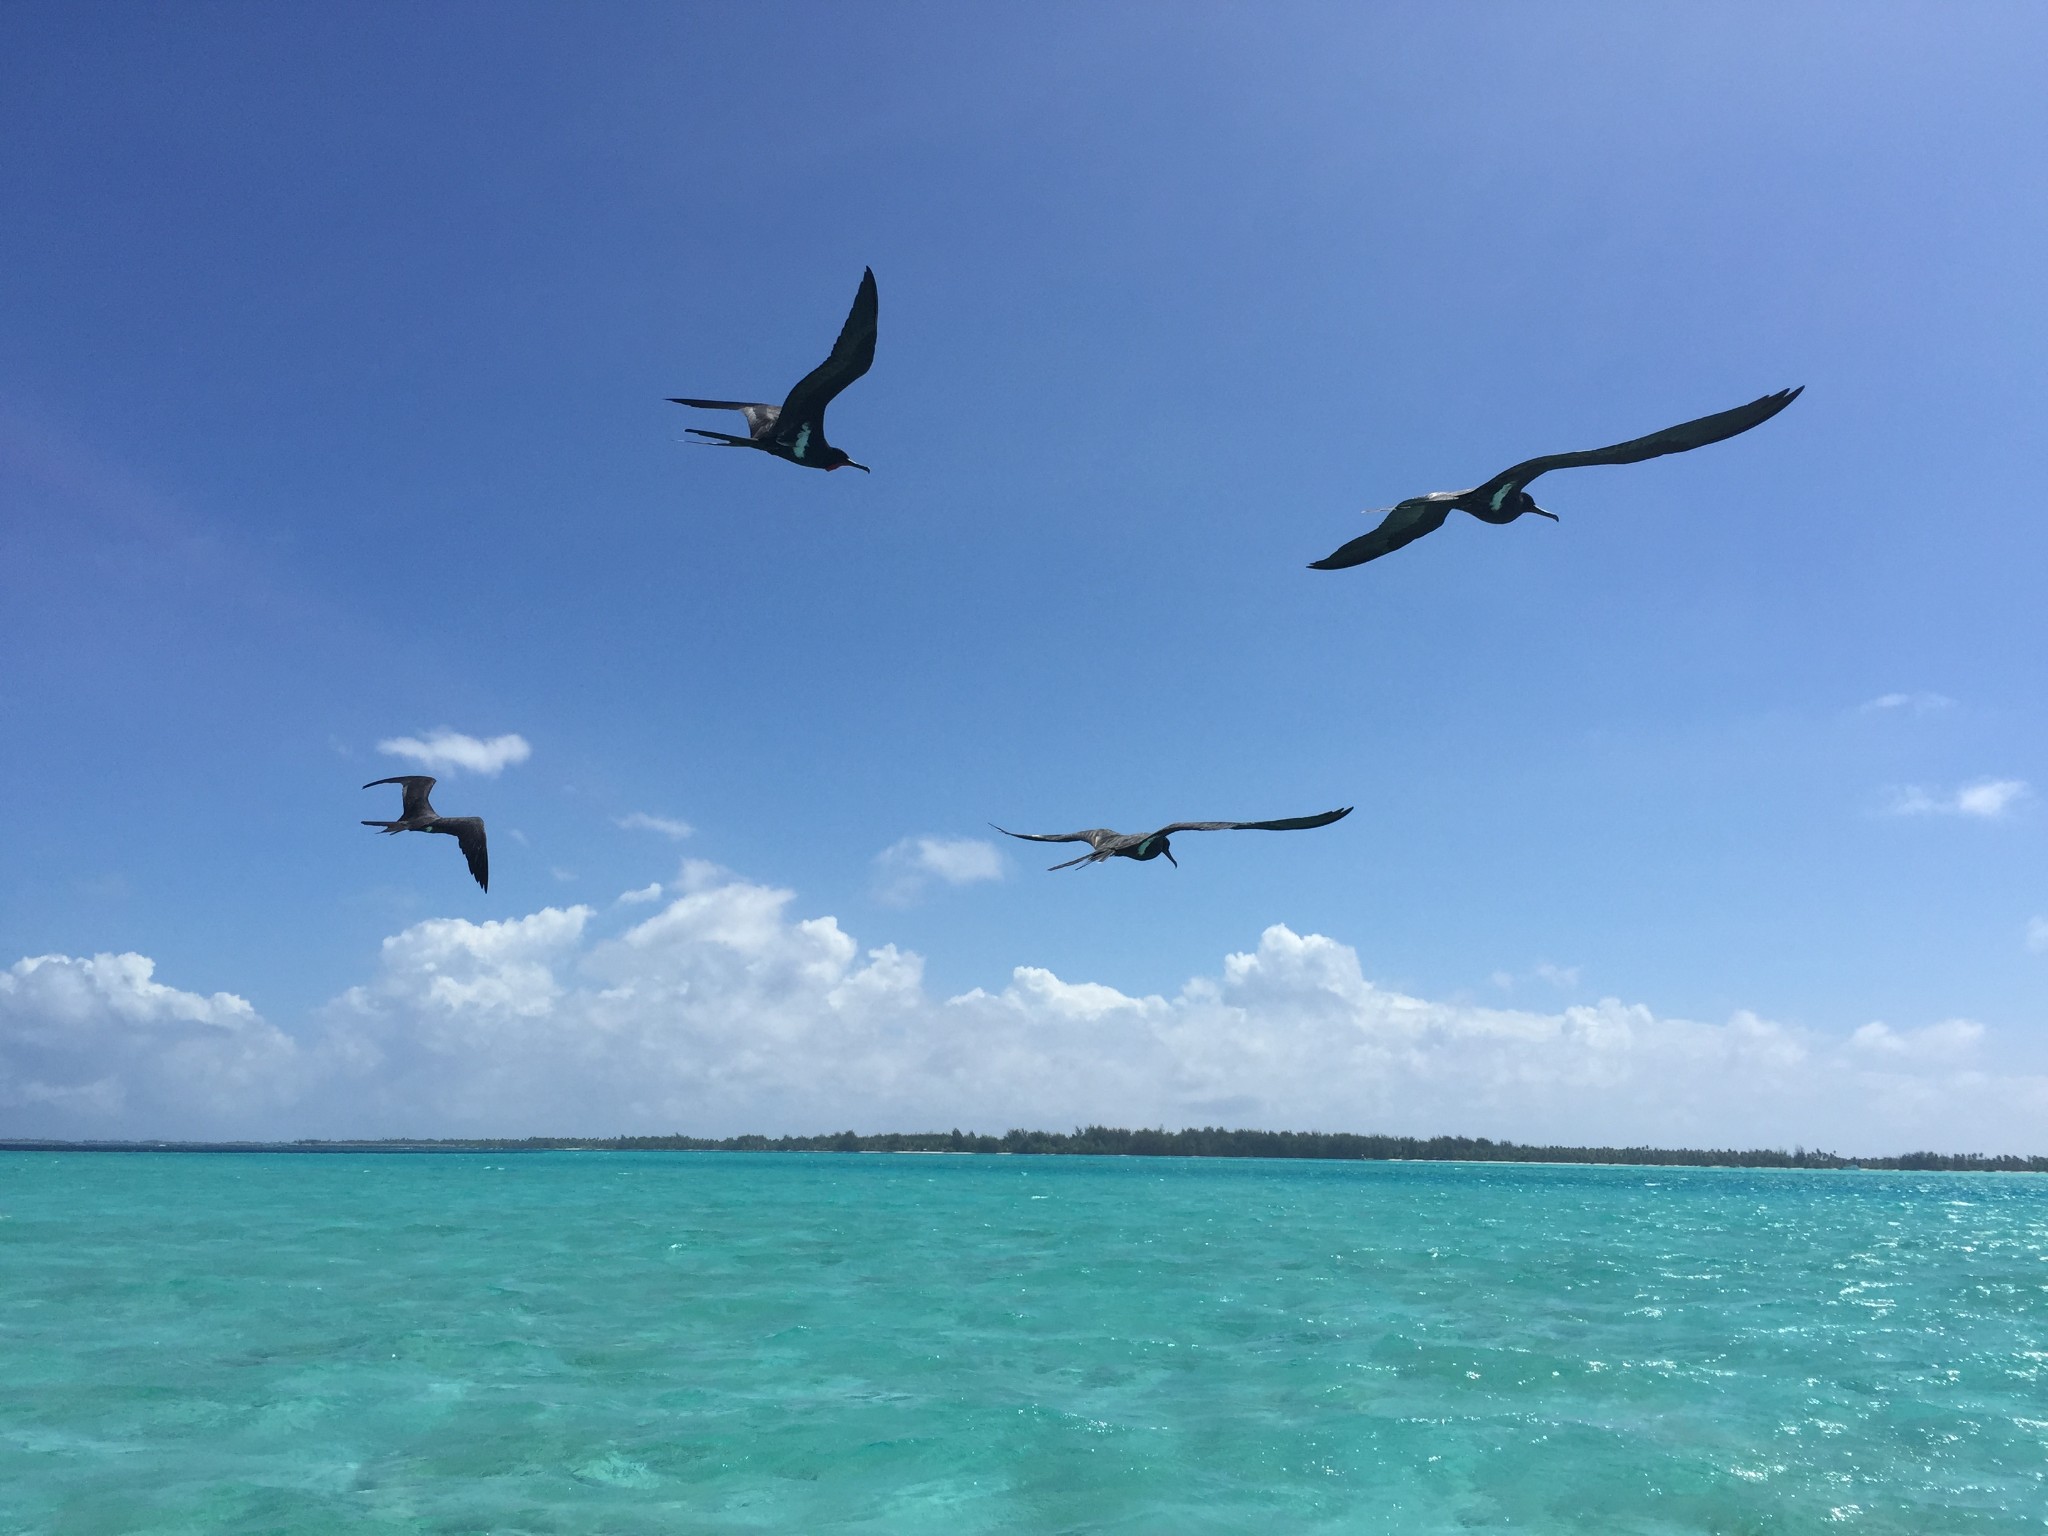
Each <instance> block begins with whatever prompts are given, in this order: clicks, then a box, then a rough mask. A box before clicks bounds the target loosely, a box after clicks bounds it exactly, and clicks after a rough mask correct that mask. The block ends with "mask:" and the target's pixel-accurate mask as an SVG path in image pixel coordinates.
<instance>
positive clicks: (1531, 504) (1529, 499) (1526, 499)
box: [1515, 491, 1558, 523]
mask: <svg viewBox="0 0 2048 1536" xmlns="http://www.w3.org/2000/svg"><path fill="white" fill-rule="evenodd" d="M1530 512H1533V513H1535V514H1536V515H1537V516H1538V517H1547V518H1549V519H1550V520H1551V521H1552V522H1553V523H1554V522H1556V521H1557V520H1558V517H1557V514H1556V513H1555V512H1546V511H1544V510H1543V509H1542V508H1541V507H1539V506H1537V505H1536V498H1535V497H1534V496H1531V495H1530V494H1529V493H1528V492H1527V491H1517V492H1515V515H1516V516H1517V517H1520V516H1522V515H1524V514H1526V513H1530Z"/></svg>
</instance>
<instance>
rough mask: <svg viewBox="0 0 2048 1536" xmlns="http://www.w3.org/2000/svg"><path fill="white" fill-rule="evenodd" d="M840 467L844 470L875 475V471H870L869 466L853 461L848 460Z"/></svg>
mask: <svg viewBox="0 0 2048 1536" xmlns="http://www.w3.org/2000/svg"><path fill="white" fill-rule="evenodd" d="M839 467H840V468H842V469H857V470H859V471H860V472H861V473H862V474H864V475H872V474H873V473H874V471H873V470H872V469H869V468H868V467H867V465H865V464H856V463H854V462H853V460H851V459H848V460H847V461H846V462H845V463H844V464H843V465H840V466H839Z"/></svg>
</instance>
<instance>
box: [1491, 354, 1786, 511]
mask: <svg viewBox="0 0 2048 1536" xmlns="http://www.w3.org/2000/svg"><path fill="white" fill-rule="evenodd" d="M1805 388H1806V386H1805V385H1804V384H1801V385H1800V386H1799V387H1798V388H1797V389H1781V390H1779V391H1778V392H1777V393H1776V394H1774V395H1765V396H1763V397H1762V398H1760V399H1756V400H1752V401H1750V402H1749V404H1747V405H1738V406H1736V407H1735V409H1734V410H1732V411H1717V412H1715V413H1714V414H1713V415H1712V416H1702V417H1700V418H1699V419H1698V420H1697V421H1681V422H1680V423H1679V424H1678V425H1677V426H1675V427H1666V428H1665V429H1664V430H1663V431H1661V432H1652V433H1651V434H1650V435H1649V436H1647V437H1632V438H1630V439H1629V440H1628V441H1627V442H1625V443H1613V444H1611V445H1609V446H1608V447H1605V448H1588V449H1585V450H1584V451H1583V452H1579V453H1548V454H1545V455H1543V457H1541V458H1537V459H1525V460H1523V461H1522V462H1521V463H1520V464H1517V465H1515V466H1514V468H1512V469H1504V470H1502V471H1501V472H1500V473H1499V474H1497V475H1495V476H1494V477H1493V478H1492V479H1491V480H1489V481H1487V482H1486V483H1485V484H1484V485H1482V486H1480V487H1479V488H1478V489H1477V491H1476V492H1475V493H1474V494H1476V495H1478V496H1480V497H1482V498H1483V499H1484V500H1485V501H1486V502H1487V503H1488V504H1489V505H1490V506H1493V507H1495V508H1496V509H1497V508H1498V507H1499V506H1500V504H1501V503H1502V502H1503V501H1505V500H1506V499H1507V498H1508V497H1510V496H1512V495H1513V494H1514V493H1515V492H1516V491H1519V490H1520V489H1521V488H1522V487H1523V486H1525V485H1527V484H1528V483H1529V482H1530V481H1531V480H1534V479H1535V478H1536V477H1537V476H1538V475H1543V474H1548V473H1549V472H1550V471H1551V470H1553V469H1581V468H1584V467H1585V466H1587V465H1589V464H1640V463H1641V462H1642V461H1643V460H1644V459H1659V458H1662V457H1663V456H1664V455H1665V454H1667V453H1684V452H1686V451H1687V450H1688V449H1692V448H1704V447H1706V445H1707V444H1709V443H1718V442H1720V441H1721V440H1722V439H1724V438H1730V437H1734V436H1736V435H1737V434H1738V433H1742V432H1747V431H1748V430H1749V429H1750V428H1751V427H1757V426H1762V425H1763V424H1764V423H1765V422H1767V421H1769V420H1770V419H1771V418H1772V417H1773V416H1775V415H1777V414H1778V412H1780V411H1782V410H1783V409H1785V407H1786V406H1788V405H1790V404H1791V403H1792V402H1793V401H1794V400H1797V399H1798V398H1799V395H1800V391H1801V390H1804V389H1805Z"/></svg>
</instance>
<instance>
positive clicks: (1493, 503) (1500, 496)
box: [1486, 485, 1515, 512]
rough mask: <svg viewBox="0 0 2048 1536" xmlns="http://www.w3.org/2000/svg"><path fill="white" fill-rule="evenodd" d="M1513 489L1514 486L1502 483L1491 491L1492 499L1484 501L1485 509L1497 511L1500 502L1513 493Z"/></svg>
mask: <svg viewBox="0 0 2048 1536" xmlns="http://www.w3.org/2000/svg"><path fill="white" fill-rule="evenodd" d="M1514 490H1515V488H1514V487H1513V486H1512V485H1504V486H1502V487H1501V488H1500V489H1499V490H1497V491H1495V492H1494V493H1493V497H1492V499H1491V500H1489V501H1488V502H1487V503H1486V506H1487V510H1488V511H1490V512H1498V511H1499V510H1500V504H1501V503H1502V502H1504V501H1506V500H1507V499H1508V497H1509V496H1511V495H1513V494H1514Z"/></svg>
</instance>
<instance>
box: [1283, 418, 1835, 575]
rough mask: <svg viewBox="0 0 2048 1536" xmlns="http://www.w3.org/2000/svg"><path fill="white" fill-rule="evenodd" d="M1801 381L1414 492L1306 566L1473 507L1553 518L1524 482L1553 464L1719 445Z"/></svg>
mask: <svg viewBox="0 0 2048 1536" xmlns="http://www.w3.org/2000/svg"><path fill="white" fill-rule="evenodd" d="M1805 387H1806V386H1805V385H1803V384H1802V385H1801V386H1799V389H1781V390H1779V391H1778V392H1777V393H1776V394H1774V395H1765V396H1764V397H1763V398H1762V399H1759V400H1752V401H1750V402H1749V404H1747V405H1738V406H1736V407H1735V409H1734V410H1732V411H1720V412H1717V413H1716V414H1715V415H1712V416H1702V417H1700V418H1699V419H1698V420H1696V421H1684V422H1680V423H1679V424H1678V425H1677V426H1675V427H1666V428H1665V429H1664V430H1663V431H1661V432H1652V433H1650V434H1649V436H1647V437H1637V438H1631V439H1630V440H1629V441H1628V442H1625V443H1615V444H1612V445H1611V446H1609V447H1606V448H1588V449H1585V450H1583V451H1581V452H1579V453H1550V454H1545V455H1543V456H1542V457H1541V458H1535V459H1524V460H1523V461H1522V462H1521V463H1520V464H1517V465H1515V466H1514V467H1513V468H1511V469H1504V470H1502V471H1501V472H1500V473H1499V474H1497V475H1495V476H1494V477H1493V478H1492V479H1491V480H1489V481H1487V482H1486V483H1485V484H1484V485H1475V486H1474V487H1473V488H1472V489H1471V490H1469V491H1432V492H1431V493H1430V494H1429V495H1427V496H1411V497H1410V498H1409V499H1408V500H1406V501H1404V502H1402V503H1400V505H1398V506H1395V507H1391V508H1389V509H1387V514H1386V516H1385V517H1384V518H1383V519H1381V521H1380V525H1379V526H1378V527H1377V528H1375V529H1373V530H1372V532H1370V533H1366V534H1361V535H1359V537H1357V538H1355V539H1353V540H1352V541H1351V542H1350V543H1348V544H1346V545H1344V546H1342V547H1341V548H1340V549H1338V550H1337V551H1336V552H1335V553H1333V554H1329V555H1326V556H1324V557H1323V558H1322V559H1320V560H1317V561H1315V562H1313V563H1312V564H1311V565H1310V566H1309V569H1310V570H1312V571H1341V570H1343V569H1344V568H1345V567H1347V566H1353V565H1363V564H1365V562H1366V561H1368V560H1377V559H1379V557H1380V556H1381V555H1388V554H1392V553H1393V552H1394V551H1395V550H1397V549H1399V548H1401V547H1402V546H1403V545H1404V544H1413V543H1414V542H1415V541H1416V540H1417V539H1419V538H1421V537H1422V536H1423V535H1424V534H1425V533H1434V532H1436V531H1437V529H1439V528H1441V527H1443V525H1444V520H1445V519H1446V518H1448V517H1449V516H1450V515H1451V514H1452V513H1453V512H1470V513H1471V514H1472V515H1473V516H1474V517H1476V518H1478V519H1479V520H1480V521H1481V522H1484V523H1511V522H1513V521H1514V520H1515V519H1516V518H1518V517H1520V516H1522V514H1523V513H1525V512H1533V513H1535V514H1536V515H1537V516H1538V517H1547V518H1549V519H1550V520H1551V521H1552V522H1556V521H1557V514H1556V513H1555V512H1546V511H1544V510H1543V508H1541V507H1539V506H1537V505H1536V502H1535V500H1534V499H1533V498H1532V497H1531V496H1530V495H1529V492H1528V490H1527V486H1528V484H1529V482H1530V481H1531V480H1534V479H1535V478H1536V477H1537V476H1538V475H1542V474H1548V473H1549V472H1550V471H1551V470H1553V469H1580V468H1583V467H1585V466H1587V465H1590V464H1639V463H1641V462H1642V461H1643V460H1644V459H1656V458H1662V457H1663V456H1664V455H1665V454H1667V453H1686V452H1689V451H1690V450H1692V449H1694V448H1704V447H1706V445H1707V444H1709V443H1718V442H1721V441H1723V440H1724V439H1727V438H1731V437H1734V436H1736V435H1737V434H1739V433H1743V432H1747V431H1748V430H1749V429H1750V428H1751V427H1757V426H1761V425H1763V423H1765V422H1767V421H1769V420H1770V419H1771V418H1772V417H1773V416H1775V415H1777V414H1778V412H1780V411H1782V410H1783V409H1785V407H1786V406H1788V405H1790V404H1791V403H1792V402H1793V401H1794V400H1797V399H1798V398H1799V392H1800V390H1801V389H1804V388H1805Z"/></svg>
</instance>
